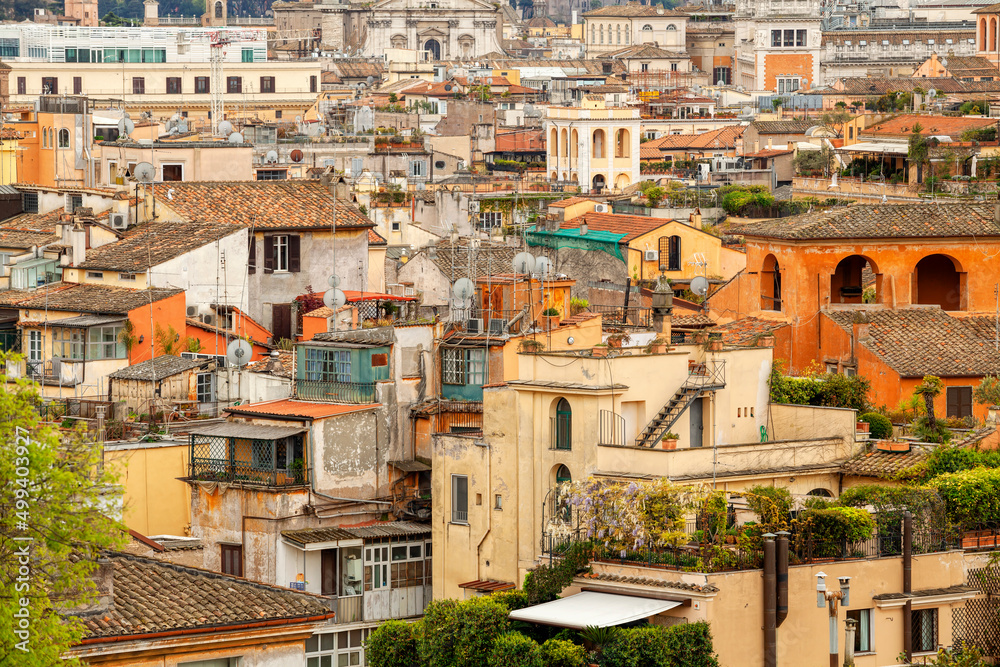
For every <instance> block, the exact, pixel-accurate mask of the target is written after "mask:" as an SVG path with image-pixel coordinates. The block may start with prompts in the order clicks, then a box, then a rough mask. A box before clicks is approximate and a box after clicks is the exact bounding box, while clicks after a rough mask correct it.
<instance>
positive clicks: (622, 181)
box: [615, 174, 632, 190]
mask: <svg viewBox="0 0 1000 667" xmlns="http://www.w3.org/2000/svg"><path fill="white" fill-rule="evenodd" d="M630 185H632V179H631V178H629V177H628V174H618V175H617V176H615V188H616V189H618V190H624V189H625V188H627V187H628V186H630Z"/></svg>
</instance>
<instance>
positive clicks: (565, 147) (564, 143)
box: [559, 127, 569, 157]
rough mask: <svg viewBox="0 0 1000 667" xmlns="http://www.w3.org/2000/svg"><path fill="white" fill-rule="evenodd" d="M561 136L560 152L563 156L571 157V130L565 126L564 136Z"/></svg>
mask: <svg viewBox="0 0 1000 667" xmlns="http://www.w3.org/2000/svg"><path fill="white" fill-rule="evenodd" d="M559 138H560V140H561V145H560V146H559V154H560V155H562V156H563V157H569V131H568V130H567V129H566V128H565V127H564V128H563V130H562V136H561V137H559Z"/></svg>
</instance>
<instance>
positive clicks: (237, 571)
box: [219, 544, 243, 577]
mask: <svg viewBox="0 0 1000 667" xmlns="http://www.w3.org/2000/svg"><path fill="white" fill-rule="evenodd" d="M219 546H220V547H222V573H223V574H230V575H232V576H234V577H242V576H243V547H242V546H239V545H232V544H220V545H219Z"/></svg>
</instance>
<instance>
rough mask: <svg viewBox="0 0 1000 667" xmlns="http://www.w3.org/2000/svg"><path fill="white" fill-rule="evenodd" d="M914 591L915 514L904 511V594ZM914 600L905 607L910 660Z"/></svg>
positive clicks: (905, 637) (906, 647)
mask: <svg viewBox="0 0 1000 667" xmlns="http://www.w3.org/2000/svg"><path fill="white" fill-rule="evenodd" d="M912 592H913V515H912V514H910V512H909V511H906V512H903V594H904V595H909V594H910V593H912ZM912 622H913V602H912V601H911V600H907V601H906V606H904V607H903V652H904V653H906V659H907V660H908V661H912V660H913V625H912Z"/></svg>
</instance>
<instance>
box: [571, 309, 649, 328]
mask: <svg viewBox="0 0 1000 667" xmlns="http://www.w3.org/2000/svg"><path fill="white" fill-rule="evenodd" d="M587 310H589V311H590V312H592V313H600V314H601V315H602V317H603V319H602V321H601V323H602V325H603V326H604V328H608V327H630V328H637V329H648V328H649V327H651V326H652V325H653V310H652V309H651V308H639V307H633V306H629V307H628V308H626V307H624V306H595V305H593V304H591V305H590V306H588V307H587Z"/></svg>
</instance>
